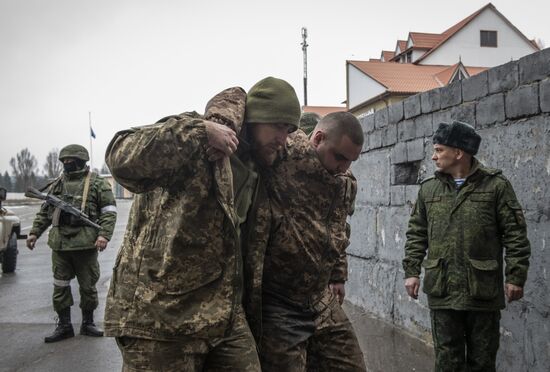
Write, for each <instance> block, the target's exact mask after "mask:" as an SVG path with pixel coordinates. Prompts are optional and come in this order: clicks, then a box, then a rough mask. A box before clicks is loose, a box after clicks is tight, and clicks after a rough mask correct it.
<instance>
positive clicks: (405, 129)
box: [397, 119, 416, 141]
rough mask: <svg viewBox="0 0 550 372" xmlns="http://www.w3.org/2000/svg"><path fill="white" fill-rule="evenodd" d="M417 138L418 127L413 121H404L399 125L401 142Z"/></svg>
mask: <svg viewBox="0 0 550 372" xmlns="http://www.w3.org/2000/svg"><path fill="white" fill-rule="evenodd" d="M415 137H416V127H415V125H414V121H413V120H411V119H409V120H403V121H400V122H399V123H397V139H398V140H399V141H407V140H410V139H413V138H415Z"/></svg>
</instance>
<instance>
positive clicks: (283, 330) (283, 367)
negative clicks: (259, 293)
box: [260, 288, 366, 372]
mask: <svg viewBox="0 0 550 372" xmlns="http://www.w3.org/2000/svg"><path fill="white" fill-rule="evenodd" d="M263 331H264V332H263V335H262V339H261V344H260V359H261V363H262V371H264V372H271V371H273V372H275V371H291V372H293V371H296V372H303V371H306V370H307V371H327V372H329V371H347V372H352V371H365V370H366V368H365V362H364V359H363V353H362V352H361V349H360V347H359V343H358V342H357V337H356V336H355V332H354V331H353V327H352V325H351V323H350V321H349V320H348V318H347V316H346V314H345V313H344V310H343V309H342V307H341V306H340V304H339V303H338V300H337V299H336V297H335V296H334V295H333V294H332V292H331V291H330V290H329V289H328V288H327V289H326V291H325V292H324V295H323V297H322V299H321V300H320V301H319V302H318V303H316V304H314V305H312V306H311V307H310V308H307V309H305V308H302V307H297V306H296V305H295V304H291V303H289V302H287V301H286V300H285V299H283V298H277V297H276V296H266V297H265V298H264V308H263Z"/></svg>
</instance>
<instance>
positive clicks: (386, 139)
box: [382, 124, 397, 147]
mask: <svg viewBox="0 0 550 372" xmlns="http://www.w3.org/2000/svg"><path fill="white" fill-rule="evenodd" d="M396 142H397V124H388V125H387V126H386V127H385V128H384V129H383V133H382V146H383V147H385V146H391V145H393V144H395V143H396Z"/></svg>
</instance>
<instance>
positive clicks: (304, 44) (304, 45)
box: [301, 27, 309, 106]
mask: <svg viewBox="0 0 550 372" xmlns="http://www.w3.org/2000/svg"><path fill="white" fill-rule="evenodd" d="M301 45H302V52H304V106H307V47H308V46H309V45H307V28H305V27H302V44H301Z"/></svg>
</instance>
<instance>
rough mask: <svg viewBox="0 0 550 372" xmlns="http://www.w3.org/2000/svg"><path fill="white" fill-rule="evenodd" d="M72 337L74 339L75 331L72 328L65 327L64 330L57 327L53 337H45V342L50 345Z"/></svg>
mask: <svg viewBox="0 0 550 372" xmlns="http://www.w3.org/2000/svg"><path fill="white" fill-rule="evenodd" d="M71 337H74V330H73V327H72V326H70V327H63V329H60V327H57V328H56V329H55V331H54V332H53V334H52V335H51V336H47V337H44V342H45V343H47V344H49V343H52V342H58V341H62V340H65V339H67V338H71Z"/></svg>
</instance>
